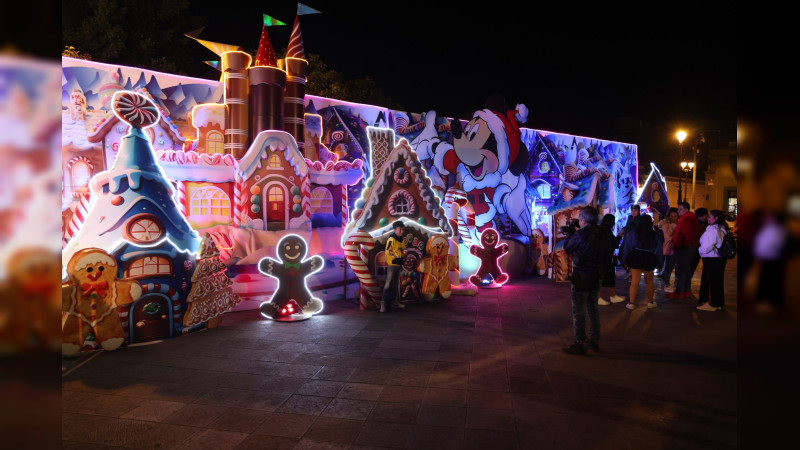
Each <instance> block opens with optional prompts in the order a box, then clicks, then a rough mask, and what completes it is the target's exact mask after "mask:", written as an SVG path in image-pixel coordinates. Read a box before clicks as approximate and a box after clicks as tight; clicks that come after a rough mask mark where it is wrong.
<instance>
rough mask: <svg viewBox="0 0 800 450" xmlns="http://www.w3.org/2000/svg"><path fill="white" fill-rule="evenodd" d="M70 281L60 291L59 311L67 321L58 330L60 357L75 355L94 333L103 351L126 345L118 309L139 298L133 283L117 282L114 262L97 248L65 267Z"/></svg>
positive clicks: (129, 281)
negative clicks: (64, 315) (62, 312)
mask: <svg viewBox="0 0 800 450" xmlns="http://www.w3.org/2000/svg"><path fill="white" fill-rule="evenodd" d="M67 275H68V277H69V281H68V282H67V283H66V284H64V285H62V287H61V309H62V311H64V312H66V313H67V318H66V320H65V321H64V325H63V326H62V330H61V353H63V354H64V355H74V354H76V353H78V351H80V349H81V346H83V343H84V341H86V337H87V336H88V335H89V333H90V332H93V333H94V335H95V338H96V339H97V343H98V344H100V346H101V347H102V348H103V349H104V350H115V349H117V348H119V346H120V345H122V343H123V342H124V341H125V333H124V332H123V330H122V323H121V322H120V320H119V316H118V315H117V307H118V306H121V305H127V304H128V303H133V302H134V301H136V300H137V299H138V298H139V297H140V296H141V295H142V287H141V286H140V285H139V283H138V282H137V281H136V280H119V279H117V261H116V260H115V259H114V258H113V257H112V256H111V255H109V254H108V253H106V252H105V251H103V250H100V249H97V248H86V249H83V250H81V251H79V252H77V253H75V255H73V256H72V258H70V260H69V263H67Z"/></svg>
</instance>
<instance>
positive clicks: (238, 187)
mask: <svg viewBox="0 0 800 450" xmlns="http://www.w3.org/2000/svg"><path fill="white" fill-rule="evenodd" d="M243 184H244V181H243V180H242V176H241V175H239V171H238V170H236V178H235V180H234V183H233V205H234V206H233V226H234V227H237V228H238V227H239V225H241V224H242V214H244V213H243V212H242V208H243V207H244V206H243V205H244V196H243V195H242V188H243V187H244V186H243Z"/></svg>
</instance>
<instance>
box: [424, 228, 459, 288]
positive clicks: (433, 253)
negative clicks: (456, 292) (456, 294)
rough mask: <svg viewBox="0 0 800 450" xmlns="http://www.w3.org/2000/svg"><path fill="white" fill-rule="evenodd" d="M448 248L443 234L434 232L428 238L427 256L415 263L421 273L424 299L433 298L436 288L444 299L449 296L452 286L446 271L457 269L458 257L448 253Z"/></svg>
mask: <svg viewBox="0 0 800 450" xmlns="http://www.w3.org/2000/svg"><path fill="white" fill-rule="evenodd" d="M449 249H450V245H449V243H448V242H447V236H445V235H442V234H436V235H433V236H431V238H430V239H428V245H427V246H426V250H427V256H425V257H424V258H422V259H421V260H420V262H419V265H417V272H421V273H422V274H423V277H422V298H424V299H425V301H431V300H433V297H434V296H435V295H436V291H437V290H438V291H439V295H441V296H442V298H444V299H445V300H447V299H448V298H450V294H451V290H452V286H451V285H450V277H449V274H448V273H449V272H450V271H451V270H458V259H457V258H456V256H455V255H450V254H448V250H449Z"/></svg>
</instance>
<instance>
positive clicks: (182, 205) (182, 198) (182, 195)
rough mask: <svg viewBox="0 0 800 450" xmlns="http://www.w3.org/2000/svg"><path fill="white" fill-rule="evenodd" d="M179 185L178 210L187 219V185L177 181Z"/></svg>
mask: <svg viewBox="0 0 800 450" xmlns="http://www.w3.org/2000/svg"><path fill="white" fill-rule="evenodd" d="M176 183H177V185H178V210H179V211H180V212H181V214H183V217H186V183H184V182H183V181H176Z"/></svg>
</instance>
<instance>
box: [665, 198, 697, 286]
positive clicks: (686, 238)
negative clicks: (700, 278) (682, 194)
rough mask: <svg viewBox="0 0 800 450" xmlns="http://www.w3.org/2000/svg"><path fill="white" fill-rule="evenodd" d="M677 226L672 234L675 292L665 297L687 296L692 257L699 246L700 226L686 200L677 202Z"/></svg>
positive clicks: (690, 279) (690, 284)
mask: <svg viewBox="0 0 800 450" xmlns="http://www.w3.org/2000/svg"><path fill="white" fill-rule="evenodd" d="M678 217H680V219H678V227H677V228H675V234H674V235H673V236H672V243H673V244H674V246H675V278H676V279H677V281H676V282H675V292H673V293H671V294H667V298H689V297H691V295H692V294H691V287H692V275H693V274H692V258H693V257H694V254H695V253H696V252H697V249H698V247H700V226H699V223H698V221H697V216H695V214H694V213H693V212H691V211H689V203H688V202H680V203H678Z"/></svg>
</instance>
